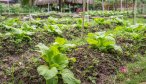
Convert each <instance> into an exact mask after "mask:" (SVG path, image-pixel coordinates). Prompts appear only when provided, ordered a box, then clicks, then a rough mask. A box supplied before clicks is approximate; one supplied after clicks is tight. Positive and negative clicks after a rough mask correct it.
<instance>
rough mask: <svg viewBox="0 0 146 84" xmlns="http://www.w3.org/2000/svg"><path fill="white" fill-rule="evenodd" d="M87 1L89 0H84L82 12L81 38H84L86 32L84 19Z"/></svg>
mask: <svg viewBox="0 0 146 84" xmlns="http://www.w3.org/2000/svg"><path fill="white" fill-rule="evenodd" d="M86 1H87V0H83V13H82V33H81V38H83V34H84V21H85V9H86Z"/></svg>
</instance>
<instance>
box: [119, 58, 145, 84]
mask: <svg viewBox="0 0 146 84" xmlns="http://www.w3.org/2000/svg"><path fill="white" fill-rule="evenodd" d="M127 66H128V73H127V74H118V77H120V78H122V79H124V80H123V81H122V84H139V83H142V82H146V57H140V59H139V61H137V62H135V63H130V64H128V65H127ZM122 79H120V80H122Z"/></svg>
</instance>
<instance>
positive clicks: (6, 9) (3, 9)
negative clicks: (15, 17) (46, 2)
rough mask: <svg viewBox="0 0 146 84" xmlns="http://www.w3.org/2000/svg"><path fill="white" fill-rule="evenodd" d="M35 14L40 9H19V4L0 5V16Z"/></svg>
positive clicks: (24, 7)
mask: <svg viewBox="0 0 146 84" xmlns="http://www.w3.org/2000/svg"><path fill="white" fill-rule="evenodd" d="M35 12H41V10H40V8H38V7H29V6H23V7H21V6H20V4H10V5H8V4H7V5H6V4H3V3H0V14H8V13H12V14H19V13H35Z"/></svg>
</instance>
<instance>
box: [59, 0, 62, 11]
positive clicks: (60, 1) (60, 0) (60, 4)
mask: <svg viewBox="0 0 146 84" xmlns="http://www.w3.org/2000/svg"><path fill="white" fill-rule="evenodd" d="M59 11H60V12H61V11H62V0H59Z"/></svg>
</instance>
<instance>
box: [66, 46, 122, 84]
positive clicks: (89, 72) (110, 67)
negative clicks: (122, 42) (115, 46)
mask: <svg viewBox="0 0 146 84" xmlns="http://www.w3.org/2000/svg"><path fill="white" fill-rule="evenodd" d="M68 56H69V57H75V58H76V60H77V61H76V62H75V63H73V64H70V66H71V69H72V71H73V72H74V74H75V76H76V77H77V78H79V79H80V80H81V81H82V83H85V84H94V82H95V84H105V83H106V82H107V83H108V84H110V83H111V84H112V81H111V80H110V79H109V77H110V76H111V75H113V76H114V75H116V70H117V69H118V68H119V67H120V66H122V63H121V61H120V59H119V58H120V57H119V56H118V55H117V54H110V53H102V52H100V51H98V50H96V49H92V48H89V47H88V45H84V46H80V47H78V48H77V49H76V50H73V51H72V52H70V53H69V54H68Z"/></svg>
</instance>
